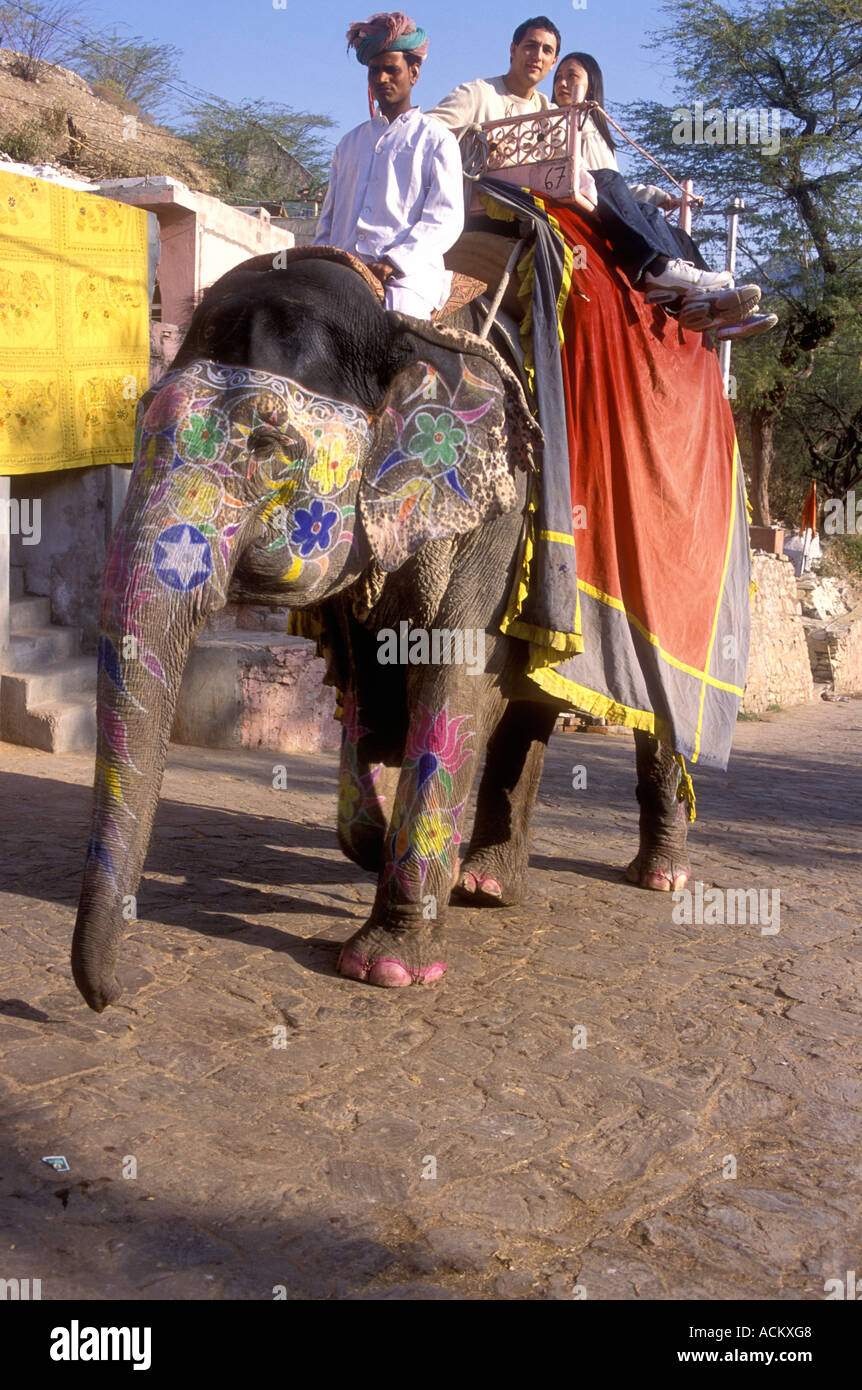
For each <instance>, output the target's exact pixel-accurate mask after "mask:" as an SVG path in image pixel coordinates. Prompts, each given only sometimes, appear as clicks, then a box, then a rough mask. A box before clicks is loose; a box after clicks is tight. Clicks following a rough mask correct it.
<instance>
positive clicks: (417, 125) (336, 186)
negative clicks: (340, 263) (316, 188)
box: [314, 106, 464, 309]
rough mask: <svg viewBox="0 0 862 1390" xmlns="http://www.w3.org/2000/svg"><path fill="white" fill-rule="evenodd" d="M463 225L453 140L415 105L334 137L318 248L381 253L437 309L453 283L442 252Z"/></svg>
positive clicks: (369, 257)
mask: <svg viewBox="0 0 862 1390" xmlns="http://www.w3.org/2000/svg"><path fill="white" fill-rule="evenodd" d="M463 227H464V184H463V174H462V172H461V156H460V152H459V150H458V142H457V141H456V139H455V137H454V135H452V134H450V132H449V131H448V130H444V129H443V127H442V126H441V125H440V124H439V122H438V121H432V120H431V118H430V117H429V116H425V115H423V114H422V112H421V111H420V110H419V108H418V107H415V106H414V107H411V109H410V110H409V111H405V112H404V113H403V115H401V116H396V117H395V119H394V121H392V122H391V124H390V122H389V121H387V120H386V119H385V117H383V116H379V115H378V116H375V117H374V119H373V120H370V121H366V122H365V123H364V124H363V125H360V126H357V127H356V129H355V130H351V131H349V132H348V134H347V135H345V136H344V138H343V140H341V141H339V143H338V146H337V147H336V150H335V155H334V157H333V160H332V171H331V173H330V176H329V189H328V191H327V194H326V199H325V201H324V204H323V210H322V212H321V214H320V220H319V222H318V224H317V234H316V235H315V238H314V245H315V246H338V247H340V248H341V249H342V250H343V251H350V252H351V253H352V255H354V256H358V257H359V258H360V260H363V261H379V260H382V258H383V257H384V256H385V257H386V258H387V260H389V261H391V262H392V264H393V265H394V266H395V268H396V271H397V272H398V281H399V283H400V284H401V285H403V286H404V287H405V288H409V289H412V290H414V291H415V293H417V294H419V295H420V296H421V298H422V299H423V300H426V301H428V303H430V305H431V307H432V308H434V309H439V308H442V306H443V305H444V304H445V302H446V299H447V298H448V295H449V290H450V287H451V284H452V275H451V273H450V271H448V270H446V269H445V267H444V265H443V256H444V253H445V252H446V251H448V250H449V248H450V247H451V246H454V244H455V242H456V241H457V240H458V237H459V236H460V235H461V232H462V230H463ZM394 278H395V277H393V279H394Z"/></svg>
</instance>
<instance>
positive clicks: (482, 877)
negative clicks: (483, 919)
mask: <svg viewBox="0 0 862 1390" xmlns="http://www.w3.org/2000/svg"><path fill="white" fill-rule="evenodd" d="M556 718H557V707H556V706H555V705H549V704H545V703H543V702H539V701H527V700H514V701H512V702H511V703H510V704H509V705H508V707H507V709H506V711H505V713H504V715H503V718H502V719H501V720H500V722H499V724H498V725H497V728H496V729H495V731H494V734H493V736H492V737H491V739H490V741H489V743H488V753H487V756H486V758H485V770H484V773H483V774H482V780H481V782H480V783H479V794H478V797H477V801H476V819H475V822H474V825H473V834H472V837H471V839H470V847H469V849H468V850H467V854H466V857H465V859H464V863H463V866H462V871H461V874H460V877H459V879H458V886H457V890H456V893H455V896H456V898H457V899H458V900H459V901H460V902H464V903H471V904H472V905H473V906H476V907H484V906H493V907H499V906H503V905H506V906H509V905H511V904H514V903H519V902H521V900H522V899H523V896H524V891H525V887H526V876H527V861H528V859H529V857H530V819H531V817H532V814H533V806H534V804H535V800H536V794H537V792H538V790H539V783H540V781H541V779H542V768H543V765H544V761H545V752H546V750H547V746H548V739H549V738H550V736H551V734H552V732H553V729H554V724H555V722H556Z"/></svg>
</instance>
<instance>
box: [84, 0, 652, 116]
mask: <svg viewBox="0 0 862 1390" xmlns="http://www.w3.org/2000/svg"><path fill="white" fill-rule="evenodd" d="M281 3H282V0H275V4H279V5H280V4H281ZM390 3H391V0H390ZM397 3H398V0H396V5H397ZM401 3H402V4H404V0H401ZM577 3H578V4H581V3H583V0H577ZM284 4H285V8H284V9H281V8H275V6H274V3H273V0H148V4H147V6H146V9H143V8H142V6H141V3H140V0H110V3H103V4H102V5H101V6H99V7H98V8H96V6H94V7H93V9H92V10H90V11H89V13H90V14H91V15H92V18H93V22H94V26H95V25H111V24H113V23H118V24H119V23H124V24H127V25H129V26H130V27H131V30H132V32H133V33H135V34H142V35H143V36H144V37H145V38H147V39H153V40H156V41H158V42H160V43H173V44H176V46H177V47H178V48H180V49H182V50H183V54H184V56H183V60H182V77H183V80H184V81H185V82H186V83H188V84H190V85H191V86H193V87H199V88H203V89H204V90H206V91H209V92H214V93H216V94H217V95H218V96H221V97H225V98H227V99H228V100H231V101H241V100H246V99H253V98H261V99H263V100H265V101H275V102H283V103H284V104H286V105H288V106H292V107H294V108H295V109H297V110H308V111H319V112H324V113H326V114H328V115H330V116H332V118H333V119H334V120H335V121H336V122H337V126H336V129H335V130H333V131H332V132H330V135H331V138H332V141H333V143H334V142H335V140H336V139H337V138H338V137H339V135H342V134H344V132H345V131H347V130H349V129H350V128H351V127H352V126H354V125H357V124H358V123H359V122H360V121H362V120H364V119H366V118H367V109H368V108H367V100H366V88H365V81H364V77H363V72H362V70H361V69H360V67H359V64H358V63H357V62H356V59H355V58H354V57H349V58H348V56H347V54H346V52H345V47H346V45H345V39H344V35H345V31H346V29H347V26H348V24H349V23H350V22H351V20H354V19H363V18H365V17H366V16H367V15H368V14H371V13H374V11H375V10H378V9H382V8H384V6H383V4H382V3H381V0H284ZM366 7H367V8H366ZM394 7H395V6H393V8H394ZM405 10H406V13H407V14H409V15H410V16H411V18H413V19H414V20H415V21H416V22H417V23H418V24H421V25H422V26H423V27H424V28H425V29H427V31H428V35H429V38H430V49H429V54H428V59H427V61H426V62H425V64H424V66H423V72H422V76H421V78H420V80H419V85H418V87H417V102H418V104H419V105H420V106H423V107H425V108H426V109H427V108H428V107H430V106H433V105H434V102H435V101H436V100H437V99H438V98H439V97H441V96H443V95H444V93H445V92H448V91H449V90H450V89H451V88H452V87H454V86H456V84H457V83H459V82H465V81H467V80H469V79H470V78H472V77H491V76H493V75H495V74H497V73H500V72H504V71H505V70H506V68H507V67H508V54H509V43H510V40H511V36H512V31H513V29H514V28H515V26H516V25H517V24H518V23H519V22H520V21H521V20H522V19H525V18H527V17H528V16H529V15H531V14H533V13H535V12H537V11H539V12H544V13H547V14H548V15H549V16H550V18H551V19H552V20H553V21H554V23H555V24H556V25H557V27H558V29H559V30H560V32H561V33H562V36H563V44H564V51H566V50H567V49H581V50H583V51H587V52H591V53H593V54H595V56H596V58H597V59H598V61H599V63H600V64H601V66H602V69H603V71H604V75H605V93H606V97H607V99H608V101H610V102H614V101H617V102H625V101H631V100H634V99H635V98H636V97H648V98H653V99H655V100H666V101H669V100H671V97H672V86H673V75H672V72H671V71H670V70H669V68H668V66H667V63H666V61H663V60H662V58H661V55H660V54H658V53H656V52H654V51H652V50H646V49H644V48H643V47H642V45H643V43H644V40H645V39H646V37H647V35H648V33H649V31H650V30H652V29H656V28H660V27H663V24H664V23H665V22H666V19H667V17H666V16H665V15H663V14H662V11H661V9H660V7H659V5H658V4H657V3H650V4H645V3H643V0H640V2H639V0H586V5H585V8H578V9H575V8H574V6H573V4H572V0H565V3H563V0H549V3H547V4H546V3H544V0H532V5H531V0H527V3H526V5H525V4H524V0H485V3H479V0H408V3H407V4H406V6H405ZM545 86H546V88H547V84H545Z"/></svg>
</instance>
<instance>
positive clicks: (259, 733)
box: [171, 628, 341, 753]
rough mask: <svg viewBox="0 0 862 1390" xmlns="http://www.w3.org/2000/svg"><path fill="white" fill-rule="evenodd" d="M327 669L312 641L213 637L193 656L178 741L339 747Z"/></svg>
mask: <svg viewBox="0 0 862 1390" xmlns="http://www.w3.org/2000/svg"><path fill="white" fill-rule="evenodd" d="M324 669H325V664H324V662H323V661H321V660H319V658H318V657H317V655H316V653H315V648H314V643H313V642H309V641H307V640H306V639H305V638H304V637H288V636H287V635H286V634H285V633H284V631H283V630H282V632H280V633H278V632H272V631H269V632H267V631H261V630H259V629H254V630H248V629H245V630H244V629H241V628H239V629H233V630H227V631H224V632H220V633H206V634H205V635H203V636H202V637H200V638H198V641H197V642H196V643H195V645H194V647H193V648H192V651H191V654H190V656H189V661H188V664H187V666H186V670H185V675H184V677H183V684H182V687H181V689H180V696H179V701H178V703H177V712H176V718H175V720H174V727H173V732H172V734H171V737H172V739H173V741H174V742H175V743H187V744H191V745H193V746H195V747H198V748H269V749H272V750H273V751H274V752H284V753H291V752H296V753H308V752H312V751H316V750H317V749H322V748H337V747H338V746H339V744H340V741H341V726H340V725H339V724H337V723H336V721H335V719H334V718H333V712H334V708H335V692H334V691H333V690H332V688H331V687H330V686H324V685H323V683H322V681H323V673H324Z"/></svg>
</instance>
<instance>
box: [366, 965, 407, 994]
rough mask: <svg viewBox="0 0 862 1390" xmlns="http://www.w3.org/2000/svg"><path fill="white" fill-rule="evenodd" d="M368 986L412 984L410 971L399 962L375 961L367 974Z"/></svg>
mask: <svg viewBox="0 0 862 1390" xmlns="http://www.w3.org/2000/svg"><path fill="white" fill-rule="evenodd" d="M368 983H369V984H370V985H384V986H387V987H389V988H391V987H393V986H400V985H409V984H412V981H411V978H410V971H409V970H408V969H407V968H406V967H405V966H403V965H402V964H401V962H400V960H376V961H375V962H374V964H373V965H372V967H371V969H370V970H369V972H368Z"/></svg>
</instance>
